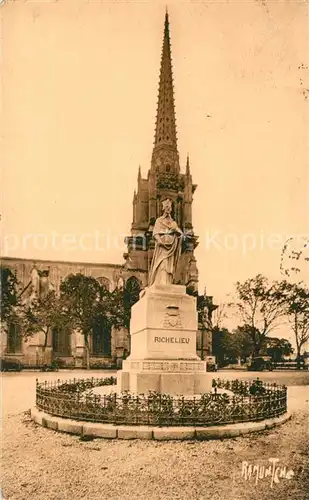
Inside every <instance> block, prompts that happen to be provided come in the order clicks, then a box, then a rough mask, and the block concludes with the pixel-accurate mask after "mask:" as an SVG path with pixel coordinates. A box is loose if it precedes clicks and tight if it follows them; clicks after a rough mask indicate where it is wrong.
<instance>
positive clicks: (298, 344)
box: [294, 313, 301, 370]
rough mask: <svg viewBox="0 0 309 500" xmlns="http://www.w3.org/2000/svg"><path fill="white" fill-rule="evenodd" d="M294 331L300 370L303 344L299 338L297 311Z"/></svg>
mask: <svg viewBox="0 0 309 500" xmlns="http://www.w3.org/2000/svg"><path fill="white" fill-rule="evenodd" d="M294 332H295V337H296V349H297V358H296V360H297V369H298V370H299V369H300V349H301V345H300V342H299V338H298V322H297V313H295V315H294Z"/></svg>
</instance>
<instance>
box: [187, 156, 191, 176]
mask: <svg viewBox="0 0 309 500" xmlns="http://www.w3.org/2000/svg"><path fill="white" fill-rule="evenodd" d="M186 174H187V175H189V174H190V160H189V153H187V163H186Z"/></svg>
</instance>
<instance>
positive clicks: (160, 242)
mask: <svg viewBox="0 0 309 500" xmlns="http://www.w3.org/2000/svg"><path fill="white" fill-rule="evenodd" d="M181 235H182V231H181V229H179V227H178V226H177V224H176V222H175V221H174V220H173V219H172V218H171V217H170V216H164V215H163V216H162V217H158V219H157V220H156V222H155V225H154V228H153V237H154V239H155V242H156V244H155V250H154V253H153V257H152V262H151V267H150V271H149V279H148V285H149V286H151V285H153V284H154V283H157V284H171V283H173V281H174V278H175V273H176V267H177V263H178V260H179V257H180V254H181V238H180V236H181Z"/></svg>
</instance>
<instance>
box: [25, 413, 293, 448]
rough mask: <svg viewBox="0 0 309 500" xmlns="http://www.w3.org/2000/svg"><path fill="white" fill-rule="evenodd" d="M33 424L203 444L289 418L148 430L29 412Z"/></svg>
mask: <svg viewBox="0 0 309 500" xmlns="http://www.w3.org/2000/svg"><path fill="white" fill-rule="evenodd" d="M31 417H32V420H33V421H34V422H35V423H36V424H38V425H41V426H43V427H46V428H48V429H52V430H54V431H59V432H67V433H69V434H75V435H79V436H81V437H84V438H85V439H87V438H89V439H91V438H104V439H148V440H157V441H164V440H165V441H166V440H190V439H191V440H192V439H197V440H205V439H224V438H235V437H238V436H244V435H246V434H249V433H252V432H261V431H264V430H268V429H272V428H274V427H277V426H278V425H281V424H283V423H284V422H286V421H287V420H289V419H290V418H291V415H290V413H289V412H286V413H284V414H283V415H281V416H280V417H276V418H271V419H267V420H263V421H261V422H242V423H239V424H230V425H221V426H220V425H216V426H210V427H149V426H146V425H145V426H127V425H113V424H100V423H91V422H82V421H78V420H70V419H66V418H60V417H53V416H52V415H49V414H48V413H44V412H42V411H39V410H38V409H37V408H33V409H32V410H31Z"/></svg>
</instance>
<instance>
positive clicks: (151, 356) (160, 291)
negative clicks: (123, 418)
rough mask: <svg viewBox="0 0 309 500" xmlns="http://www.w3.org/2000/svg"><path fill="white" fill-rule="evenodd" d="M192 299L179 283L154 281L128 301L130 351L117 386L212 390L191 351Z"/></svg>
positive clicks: (173, 392) (194, 314)
mask: <svg viewBox="0 0 309 500" xmlns="http://www.w3.org/2000/svg"><path fill="white" fill-rule="evenodd" d="M196 332H197V312H196V299H195V298H194V297H190V296H189V295H187V294H186V289H185V287H184V286H181V285H160V286H158V285H153V286H152V287H150V288H148V289H146V290H145V292H144V295H143V296H142V297H141V298H140V300H139V301H138V302H137V303H136V304H135V305H134V306H133V308H132V315H131V325H130V334H131V354H130V356H129V357H128V358H127V359H126V360H125V361H124V362H123V365H122V370H120V371H119V372H118V373H117V390H118V391H120V392H121V391H130V392H134V393H147V392H149V391H156V392H160V393H165V394H171V395H180V394H181V395H193V394H200V393H202V392H209V391H210V390H211V380H212V377H211V376H210V375H209V374H208V373H206V362H204V361H201V360H200V358H199V357H198V356H197V354H196Z"/></svg>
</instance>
